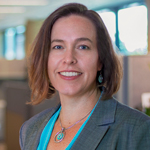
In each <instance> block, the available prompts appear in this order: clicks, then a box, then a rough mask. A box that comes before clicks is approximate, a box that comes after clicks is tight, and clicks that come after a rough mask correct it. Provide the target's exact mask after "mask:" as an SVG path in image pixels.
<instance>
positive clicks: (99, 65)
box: [97, 62, 103, 71]
mask: <svg viewBox="0 0 150 150" xmlns="http://www.w3.org/2000/svg"><path fill="white" fill-rule="evenodd" d="M102 66H103V65H102V63H100V62H99V63H98V66H97V71H101V69H102Z"/></svg>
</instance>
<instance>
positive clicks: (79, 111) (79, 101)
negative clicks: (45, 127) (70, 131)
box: [60, 89, 100, 126]
mask: <svg viewBox="0 0 150 150" xmlns="http://www.w3.org/2000/svg"><path fill="white" fill-rule="evenodd" d="M99 96H100V91H99V90H98V89H97V90H94V91H93V92H91V93H90V94H87V95H86V94H84V95H83V96H78V97H77V96H76V97H70V96H69V97H68V96H62V95H60V101H61V107H62V109H61V113H60V118H61V122H62V124H63V125H64V126H69V125H71V124H73V123H75V122H76V121H78V120H80V119H81V118H83V117H84V116H86V114H88V113H89V112H90V111H91V110H92V109H93V108H94V106H95V104H96V103H97V101H98V99H99Z"/></svg>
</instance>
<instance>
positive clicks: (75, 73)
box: [60, 72, 81, 77]
mask: <svg viewBox="0 0 150 150" xmlns="http://www.w3.org/2000/svg"><path fill="white" fill-rule="evenodd" d="M60 74H61V75H63V76H67V77H68V76H69V77H71V76H77V75H79V74H81V73H78V72H60Z"/></svg>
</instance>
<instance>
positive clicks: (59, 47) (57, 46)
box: [53, 45, 63, 49]
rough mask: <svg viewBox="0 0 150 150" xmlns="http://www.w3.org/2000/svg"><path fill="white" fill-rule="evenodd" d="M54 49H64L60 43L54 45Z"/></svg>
mask: <svg viewBox="0 0 150 150" xmlns="http://www.w3.org/2000/svg"><path fill="white" fill-rule="evenodd" d="M53 49H63V47H62V46H60V45H56V46H54V47H53Z"/></svg>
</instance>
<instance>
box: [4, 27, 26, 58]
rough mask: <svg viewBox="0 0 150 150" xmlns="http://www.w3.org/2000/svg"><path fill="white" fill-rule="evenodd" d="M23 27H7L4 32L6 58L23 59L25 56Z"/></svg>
mask: <svg viewBox="0 0 150 150" xmlns="http://www.w3.org/2000/svg"><path fill="white" fill-rule="evenodd" d="M24 33H25V27H24V26H18V27H16V28H8V29H6V30H5V32H4V53H3V57H4V58H6V59H7V60H13V59H23V58H24V57H25V48H24V44H25V36H24Z"/></svg>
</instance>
